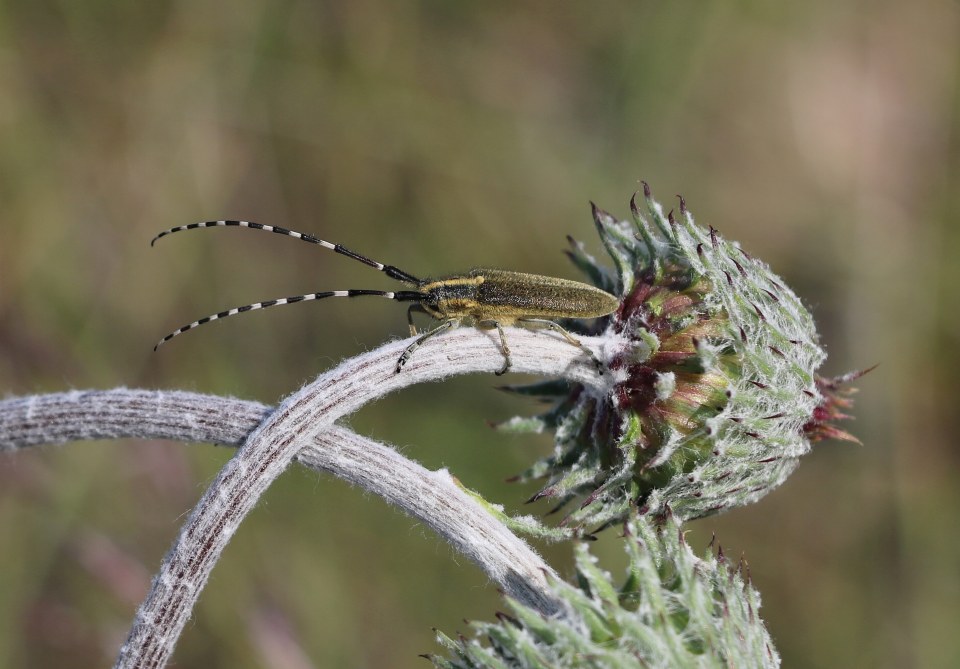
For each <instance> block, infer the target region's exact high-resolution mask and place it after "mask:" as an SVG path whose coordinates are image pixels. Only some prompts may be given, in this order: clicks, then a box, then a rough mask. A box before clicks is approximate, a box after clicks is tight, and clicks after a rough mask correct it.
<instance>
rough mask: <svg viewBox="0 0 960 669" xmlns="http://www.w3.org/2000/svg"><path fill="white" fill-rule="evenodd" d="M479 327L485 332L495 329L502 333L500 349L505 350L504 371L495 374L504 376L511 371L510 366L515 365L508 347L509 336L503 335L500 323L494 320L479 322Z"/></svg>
mask: <svg viewBox="0 0 960 669" xmlns="http://www.w3.org/2000/svg"><path fill="white" fill-rule="evenodd" d="M477 327H479V328H483V329H484V330H492V329H493V328H496V329H497V332H499V333H500V348H502V349H503V357H504V362H503V369H501V370H500V371H499V372H495V374H496V375H497V376H503V375H504V374H506V373H507V371H508V370H509V369H510V366H511V365H513V361H512V360H511V359H510V347H509V346H507V336H506V335H505V334H503V328H502V327H501V326H500V323H499V322H498V321H495V320H493V319H489V320H483V321H478V322H477Z"/></svg>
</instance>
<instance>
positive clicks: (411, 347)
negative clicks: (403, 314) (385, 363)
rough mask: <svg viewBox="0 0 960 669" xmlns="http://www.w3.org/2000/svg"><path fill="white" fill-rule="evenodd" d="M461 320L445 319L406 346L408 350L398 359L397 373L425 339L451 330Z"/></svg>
mask: <svg viewBox="0 0 960 669" xmlns="http://www.w3.org/2000/svg"><path fill="white" fill-rule="evenodd" d="M459 322H460V321H459V320H458V319H456V318H451V319H449V320H446V321H444V322H443V323H441V324H440V325H438V326H437V327H435V328H433V329H432V330H430V331H428V332H426V333H425V334H422V335H420V337H418V338H417V339H416V341H414V342H413V343H412V344H410V345H409V346H408V347H407V348H406V350H405V351H404V352H403V355H401V356H400V359H399V360H397V370H396V372H395V373H396V374H399V373H400V370H401V369H403V366H404V365H405V364H407V361H408V360H409V359H410V356H411V355H413V352H414V351H416V350H417V349H418V348H420V345H421V344H422V343H423V342H425V341H427V340H428V339H430V337H433V336H435V335H438V334H440V333H441V332H446V331H447V330H449V329H450V328H452V327H453V326H455V325H457V324H458V323H459ZM410 327H413V326H412V325H411V326H410Z"/></svg>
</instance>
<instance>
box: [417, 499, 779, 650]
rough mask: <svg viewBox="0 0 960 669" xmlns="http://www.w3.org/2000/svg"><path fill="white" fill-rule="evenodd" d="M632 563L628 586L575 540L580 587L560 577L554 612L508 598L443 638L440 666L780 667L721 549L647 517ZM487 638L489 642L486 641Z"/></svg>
mask: <svg viewBox="0 0 960 669" xmlns="http://www.w3.org/2000/svg"><path fill="white" fill-rule="evenodd" d="M626 531H627V537H626V541H625V542H624V545H625V548H626V550H627V555H628V557H629V560H630V564H629V566H628V570H627V578H626V581H625V583H624V584H623V586H621V587H619V588H618V587H616V586H615V585H613V583H612V582H611V579H610V575H609V574H607V573H606V572H605V571H603V570H602V569H600V568H599V567H598V566H597V562H596V558H594V557H593V556H592V555H591V554H590V552H589V551H588V550H587V545H586V544H585V543H580V544H578V545H577V548H576V562H577V585H578V587H577V586H574V585H571V584H568V583H565V582H564V581H560V580H555V581H552V582H551V584H550V590H551V592H552V593H553V595H554V596H555V597H556V599H557V600H558V602H559V606H560V610H559V612H558V613H556V614H554V615H551V616H545V615H544V614H542V613H539V612H537V611H535V610H533V609H530V608H528V607H526V606H523V605H522V604H520V603H518V602H516V601H513V600H508V601H507V604H508V606H509V609H510V614H509V615H508V614H504V613H501V614H498V616H497V617H498V618H499V622H497V623H487V622H474V623H471V627H472V628H473V630H474V632H475V633H476V637H475V638H472V639H468V638H466V637H464V636H460V637H459V639H458V640H457V641H454V640H453V639H451V638H450V637H448V636H446V635H444V634H443V633H438V635H437V639H438V641H439V642H440V644H441V645H443V646H444V647H445V648H446V649H447V651H448V653H449V657H450V659H445V658H441V657H438V656H435V655H428V656H427V657H428V658H429V659H430V660H432V661H433V663H434V665H435V666H437V667H441V668H442V669H481V668H484V669H486V668H490V669H494V668H496V669H507V668H510V669H564V668H569V669H574V668H576V669H583V668H585V667H596V668H601V667H602V668H603V669H634V668H637V667H647V668H650V667H654V668H658V667H663V668H664V669H666V668H668V667H669V668H671V669H672V668H673V667H703V668H708V667H717V668H718V669H720V668H722V667H723V668H725V667H777V666H779V665H780V658H779V656H778V655H777V651H776V649H775V648H774V647H773V644H772V642H771V640H770V635H769V633H768V632H767V630H766V628H765V627H764V624H763V621H762V620H761V619H760V617H759V615H758V609H759V608H760V596H759V594H758V593H757V591H756V590H754V588H753V586H752V585H751V584H750V583H749V577H746V578H745V577H744V575H743V573H742V572H743V564H742V563H740V564H739V565H738V566H737V568H736V569H734V568H733V566H732V565H729V564H728V563H727V562H726V559H725V558H724V556H723V553H722V551H719V552H718V554H717V555H716V556H713V555H709V556H708V557H706V558H703V559H701V558H698V557H697V556H696V555H695V554H694V552H693V551H692V550H691V549H690V547H689V546H688V545H687V544H686V542H685V541H684V539H683V534H682V533H681V532H680V526H679V524H678V523H677V522H676V520H675V519H674V518H672V517H671V516H669V515H668V516H667V517H666V519H665V522H664V523H663V524H662V525H659V526H658V525H657V524H655V523H653V522H651V521H650V520H649V519H647V518H633V519H632V520H630V522H628V523H627V524H626ZM482 638H486V640H487V643H486V644H484V643H482V642H481V639H482Z"/></svg>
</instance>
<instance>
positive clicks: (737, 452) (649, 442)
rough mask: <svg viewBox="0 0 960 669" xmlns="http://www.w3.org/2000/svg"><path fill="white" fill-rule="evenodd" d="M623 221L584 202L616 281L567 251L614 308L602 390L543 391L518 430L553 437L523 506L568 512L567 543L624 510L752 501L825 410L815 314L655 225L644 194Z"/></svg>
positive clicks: (509, 425)
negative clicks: (612, 297)
mask: <svg viewBox="0 0 960 669" xmlns="http://www.w3.org/2000/svg"><path fill="white" fill-rule="evenodd" d="M644 195H645V199H646V212H645V214H643V213H641V212H640V210H639V208H638V207H637V205H636V202H635V200H631V203H630V204H631V211H632V212H633V221H632V222H627V221H619V220H616V219H615V218H613V217H612V216H611V215H609V214H607V213H606V212H604V211H602V210H600V209H597V208H596V207H594V210H593V211H594V219H595V221H596V225H597V229H598V231H599V233H600V237H601V239H602V240H603V244H604V246H605V248H606V250H607V252H608V253H609V254H610V256H611V258H612V259H613V265H614V269H613V270H612V271H611V270H610V269H608V268H607V267H605V266H602V265H600V264H599V263H597V262H596V261H595V260H594V258H592V257H590V256H589V255H588V254H586V253H585V252H584V251H583V248H582V246H581V245H580V244H578V243H577V242H574V241H573V240H571V246H572V249H571V251H569V255H570V257H571V259H572V260H573V261H574V263H575V264H576V265H577V266H578V267H579V268H580V269H582V270H583V271H584V272H585V273H586V274H587V276H589V277H590V279H591V280H592V281H593V282H594V283H595V284H596V285H597V286H599V287H600V288H603V289H604V290H607V291H609V292H612V293H614V294H616V295H619V296H620V298H621V304H620V308H619V309H618V310H617V311H616V312H615V313H614V314H612V315H611V316H609V317H606V318H605V319H603V320H602V321H601V322H600V323H599V326H598V327H599V328H602V330H603V339H604V345H603V351H602V357H603V359H604V360H605V362H606V364H607V366H608V367H609V369H610V374H611V377H612V380H613V381H612V384H611V385H610V386H609V387H608V389H607V390H606V391H605V392H603V393H601V392H598V391H592V390H589V389H587V388H586V387H583V386H579V385H576V386H572V387H571V386H570V385H567V384H558V383H545V384H538V385H536V386H531V387H527V388H523V389H520V388H517V389H515V390H520V391H523V392H527V393H530V394H538V395H543V396H552V397H554V398H556V403H555V405H554V406H553V407H552V408H551V409H550V410H549V411H548V412H547V413H546V414H544V415H541V416H538V417H535V418H528V419H520V418H518V419H514V420H512V421H508V422H506V423H504V424H503V425H502V426H501V427H502V428H504V429H508V430H513V431H531V430H541V429H544V428H549V429H552V430H553V431H554V433H555V435H556V438H555V443H556V447H555V449H554V452H553V453H552V454H551V455H550V456H549V457H547V458H545V459H543V460H541V461H540V462H538V463H536V464H535V465H534V466H533V467H531V468H530V469H528V470H527V471H526V472H524V473H523V474H521V475H520V476H519V477H518V478H519V479H520V480H534V479H544V478H546V479H547V481H548V482H547V484H546V485H545V486H544V487H543V488H542V489H541V490H540V492H539V493H537V495H536V496H535V497H534V499H538V498H551V499H553V500H556V501H557V503H558V506H560V507H562V506H565V505H568V504H570V503H576V504H578V507H577V508H576V509H575V510H573V511H572V512H571V513H569V515H567V516H566V518H565V519H564V521H563V522H562V527H561V528H560V529H557V530H548V529H546V528H542V527H540V526H537V528H538V529H531V528H532V526H531V525H530V524H529V523H527V524H525V525H524V529H526V530H527V531H533V532H535V533H540V534H544V535H550V536H558V535H562V536H570V535H576V534H578V533H581V532H583V531H584V530H587V531H592V530H596V529H600V528H603V527H606V526H608V525H610V524H612V523H615V522H618V521H622V520H623V519H625V518H626V517H627V514H628V511H629V510H630V508H631V506H633V507H637V508H639V509H640V510H641V513H648V514H661V513H663V511H664V509H665V508H666V506H667V505H669V507H670V508H671V509H672V510H673V513H674V514H676V515H677V517H678V518H679V519H681V520H686V519H690V518H696V517H700V516H705V515H708V514H711V513H716V512H718V511H721V510H723V509H726V508H729V507H733V506H739V505H743V504H747V503H750V502H753V501H755V500H757V499H759V498H760V497H762V496H763V495H765V494H766V493H767V492H769V491H770V490H772V489H773V488H775V487H776V486H777V485H779V484H780V483H781V482H783V480H784V479H785V478H786V477H787V476H788V475H789V474H790V473H791V472H792V471H793V469H794V468H795V467H796V465H797V462H798V459H799V458H800V456H801V455H803V454H804V453H806V452H808V451H809V450H810V442H809V439H808V436H809V435H808V434H807V431H806V430H805V426H807V425H808V424H809V423H810V421H811V420H812V419H813V417H814V412H815V410H816V409H817V407H818V406H821V405H823V404H824V402H825V397H824V394H823V393H821V389H820V386H818V383H817V377H816V376H815V373H814V372H815V370H816V369H817V368H818V367H819V366H820V364H821V363H822V362H823V359H824V357H825V354H824V352H823V350H822V349H821V348H820V346H819V345H818V343H817V332H816V329H815V327H814V323H813V319H812V317H811V316H810V313H809V312H808V311H807V310H806V309H805V308H804V306H803V305H802V304H801V302H800V300H799V298H797V296H796V295H795V294H794V293H793V291H791V290H790V289H789V288H787V287H786V286H785V285H784V284H783V282H782V281H781V280H780V278H779V277H777V276H776V275H775V274H774V273H773V272H771V271H770V268H769V267H767V265H766V264H764V263H763V262H761V261H759V260H756V259H755V258H753V257H751V256H750V255H748V254H747V253H746V252H745V251H743V250H742V249H741V248H740V247H739V246H738V245H737V244H735V243H732V242H729V241H727V240H725V239H723V238H722V237H721V236H720V235H719V234H717V232H716V231H715V230H714V229H713V228H710V229H709V230H704V229H703V228H701V227H699V226H698V225H696V224H695V223H694V220H693V217H692V216H691V215H690V213H689V212H688V211H687V210H686V207H685V205H684V203H683V201H682V200H681V202H680V216H679V218H676V219H675V218H674V217H673V215H672V213H671V214H670V215H667V216H665V215H664V213H663V210H662V209H661V207H660V205H659V204H658V203H657V202H655V201H654V200H653V199H652V198H651V196H650V192H649V189H647V188H646V187H645V188H644Z"/></svg>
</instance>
